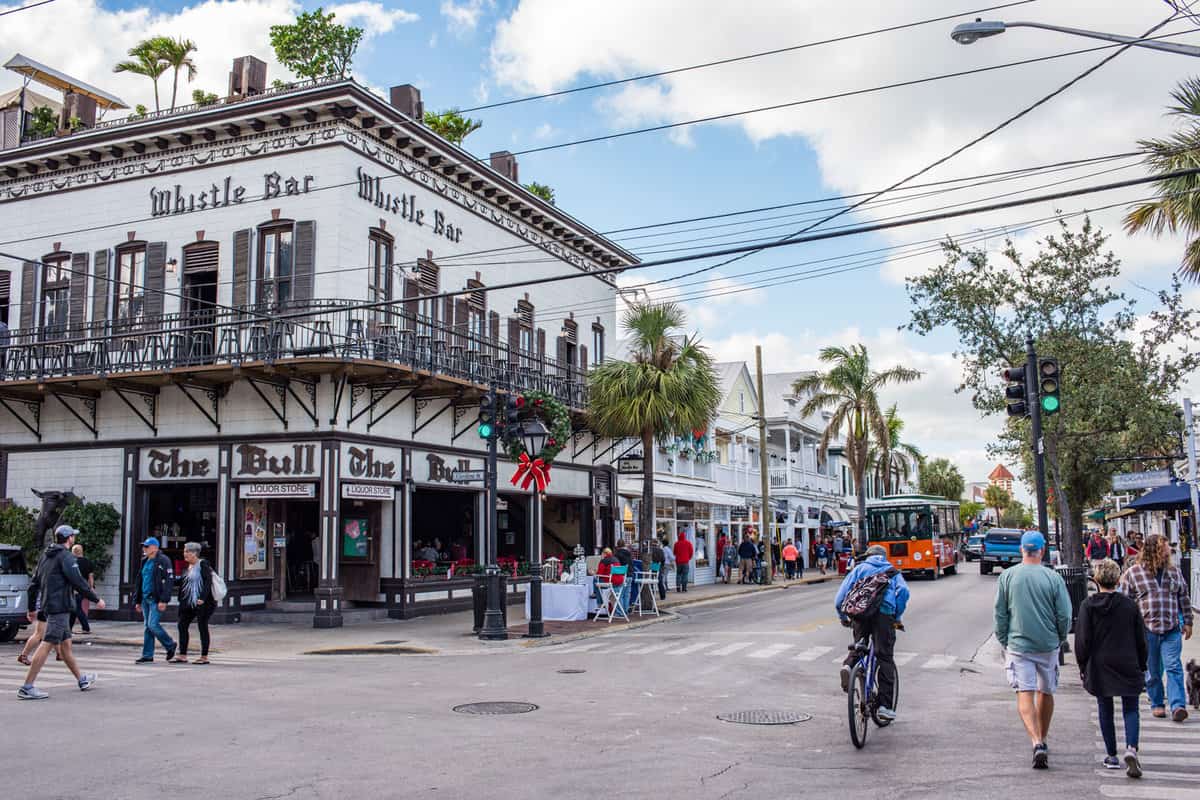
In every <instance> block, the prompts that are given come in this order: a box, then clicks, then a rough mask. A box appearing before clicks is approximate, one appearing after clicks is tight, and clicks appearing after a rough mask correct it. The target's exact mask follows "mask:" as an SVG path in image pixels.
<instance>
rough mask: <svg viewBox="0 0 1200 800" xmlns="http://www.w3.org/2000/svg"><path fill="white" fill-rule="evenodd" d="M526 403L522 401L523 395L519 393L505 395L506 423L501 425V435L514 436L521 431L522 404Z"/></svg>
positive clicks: (504, 436)
mask: <svg viewBox="0 0 1200 800" xmlns="http://www.w3.org/2000/svg"><path fill="white" fill-rule="evenodd" d="M523 405H524V403H523V402H522V401H521V396H520V395H517V394H509V395H505V397H504V424H503V426H502V427H501V429H500V430H501V434H500V435H501V437H502V438H507V437H514V436H517V435H518V434H519V433H520V430H519V426H520V423H521V406H523Z"/></svg>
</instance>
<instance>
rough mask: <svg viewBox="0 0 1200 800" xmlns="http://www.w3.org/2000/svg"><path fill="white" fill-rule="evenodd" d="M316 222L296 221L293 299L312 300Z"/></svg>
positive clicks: (315, 255) (315, 256)
mask: <svg viewBox="0 0 1200 800" xmlns="http://www.w3.org/2000/svg"><path fill="white" fill-rule="evenodd" d="M315 246H316V223H315V222H313V221H312V220H310V219H309V220H303V221H301V222H297V223H296V260H295V262H294V263H293V266H292V269H293V275H294V277H293V278H292V299H293V300H297V301H302V302H307V301H309V300H312V296H313V281H314V273H315V272H316V258H317V254H316V247H315Z"/></svg>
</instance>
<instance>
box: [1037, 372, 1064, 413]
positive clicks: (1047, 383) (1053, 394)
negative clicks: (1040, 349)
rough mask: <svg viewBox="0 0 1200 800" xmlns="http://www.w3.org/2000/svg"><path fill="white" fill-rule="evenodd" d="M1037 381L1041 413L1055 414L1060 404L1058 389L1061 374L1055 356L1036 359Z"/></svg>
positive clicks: (1060, 385)
mask: <svg viewBox="0 0 1200 800" xmlns="http://www.w3.org/2000/svg"><path fill="white" fill-rule="evenodd" d="M1038 382H1039V387H1038V388H1039V390H1040V391H1039V392H1038V394H1039V395H1040V396H1041V403H1042V413H1043V414H1047V415H1049V414H1057V413H1058V410H1059V407H1060V406H1061V405H1062V399H1061V396H1060V391H1061V388H1062V375H1061V373H1060V372H1059V367H1058V359H1057V358H1043V359H1040V360H1039V361H1038Z"/></svg>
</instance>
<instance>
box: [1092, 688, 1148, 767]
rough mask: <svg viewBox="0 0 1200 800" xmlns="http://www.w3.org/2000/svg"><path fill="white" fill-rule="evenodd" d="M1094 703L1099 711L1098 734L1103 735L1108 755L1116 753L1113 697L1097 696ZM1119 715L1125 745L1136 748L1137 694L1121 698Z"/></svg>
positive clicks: (1138, 722)
mask: <svg viewBox="0 0 1200 800" xmlns="http://www.w3.org/2000/svg"><path fill="white" fill-rule="evenodd" d="M1096 705H1097V706H1098V708H1099V711H1100V735H1101V736H1103V737H1104V749H1105V751H1106V752H1107V753H1108V754H1109V755H1110V756H1115V755H1116V754H1117V728H1116V724H1115V721H1114V720H1113V698H1111V697H1097V698H1096ZM1121 717H1122V718H1123V719H1124V721H1125V746H1126V747H1132V748H1133V749H1135V750H1136V749H1137V746H1138V733H1139V731H1138V728H1139V726H1140V724H1141V723H1140V720H1139V719H1138V698H1137V695H1132V696H1130V697H1122V698H1121Z"/></svg>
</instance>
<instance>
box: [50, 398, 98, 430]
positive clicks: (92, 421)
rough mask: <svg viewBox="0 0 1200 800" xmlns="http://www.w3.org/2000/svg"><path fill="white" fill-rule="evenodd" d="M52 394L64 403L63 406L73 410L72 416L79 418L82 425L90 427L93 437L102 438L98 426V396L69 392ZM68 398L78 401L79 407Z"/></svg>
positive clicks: (70, 410)
mask: <svg viewBox="0 0 1200 800" xmlns="http://www.w3.org/2000/svg"><path fill="white" fill-rule="evenodd" d="M52 396H53V397H54V398H55V399H57V400H58V402H59V403H61V404H62V407H63V408H65V409H66V410H67V411H69V412H71V416H73V417H75V419H77V420H79V424H80V425H82V426H83V427H85V428H87V429H88V431H89V432H90V433H91V434H92V438H93V439H99V438H100V432H99V430H98V429H97V428H96V398H95V397H94V396H92V395H77V394H71V393H69V392H53V393H52ZM67 398H71V399H72V400H75V401H78V404H79V408H76V407H75V406H74V405H72V404H71V403H69V402H67ZM85 415H86V416H85Z"/></svg>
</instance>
